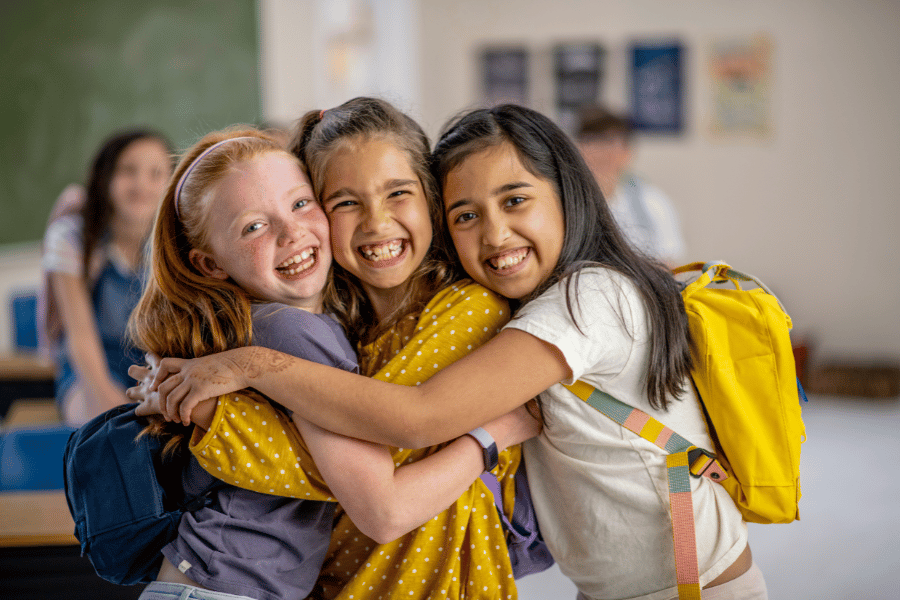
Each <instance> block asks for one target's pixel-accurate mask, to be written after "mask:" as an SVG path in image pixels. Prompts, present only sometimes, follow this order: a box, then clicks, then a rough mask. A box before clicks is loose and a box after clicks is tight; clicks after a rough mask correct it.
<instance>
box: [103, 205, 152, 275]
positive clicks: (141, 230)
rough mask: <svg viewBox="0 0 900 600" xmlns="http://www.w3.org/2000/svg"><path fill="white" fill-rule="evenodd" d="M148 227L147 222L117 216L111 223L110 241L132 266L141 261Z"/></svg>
mask: <svg viewBox="0 0 900 600" xmlns="http://www.w3.org/2000/svg"><path fill="white" fill-rule="evenodd" d="M147 229H148V224H147V223H136V222H134V221H130V220H126V219H121V218H116V217H113V222H112V223H111V224H110V241H111V242H112V244H113V245H114V246H115V247H116V248H117V249H118V250H119V252H121V253H122V255H123V256H124V258H125V259H126V260H128V262H129V263H130V265H131V266H132V267H135V266H136V265H137V264H138V263H139V262H140V258H141V252H142V251H143V246H144V239H145V238H146V235H147Z"/></svg>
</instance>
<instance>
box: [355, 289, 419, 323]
mask: <svg viewBox="0 0 900 600" xmlns="http://www.w3.org/2000/svg"><path fill="white" fill-rule="evenodd" d="M408 288H409V286H408V285H406V284H404V285H400V286H397V287H395V288H389V289H384V288H375V287H371V286H368V285H365V284H363V289H364V290H365V291H366V296H368V298H369V302H371V303H372V308H373V309H375V316H376V317H377V318H378V321H379V323H380V322H382V321H384V320H385V319H387V318H388V317H389V316H390V315H391V313H393V312H394V310H395V309H396V308H397V307H398V306H400V303H401V302H402V301H403V298H405V297H406V294H407V291H408Z"/></svg>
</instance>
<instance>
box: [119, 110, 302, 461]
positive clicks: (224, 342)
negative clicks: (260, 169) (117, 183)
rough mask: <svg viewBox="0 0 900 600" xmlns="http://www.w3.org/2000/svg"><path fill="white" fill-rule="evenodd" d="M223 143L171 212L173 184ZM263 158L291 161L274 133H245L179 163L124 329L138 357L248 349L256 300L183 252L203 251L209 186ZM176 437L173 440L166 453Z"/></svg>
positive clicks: (235, 130) (203, 146)
mask: <svg viewBox="0 0 900 600" xmlns="http://www.w3.org/2000/svg"><path fill="white" fill-rule="evenodd" d="M233 138H241V139H233ZM229 139H233V141H231V142H229V143H226V144H223V145H222V146H219V147H218V148H215V149H214V150H212V151H211V152H210V153H209V154H207V155H206V156H203V157H202V159H200V160H199V161H198V162H197V164H195V165H193V168H192V170H191V172H190V174H189V176H188V177H187V179H186V180H185V182H184V184H183V186H182V188H181V193H180V195H179V199H178V203H177V206H176V197H175V192H176V189H177V186H178V182H179V180H180V179H181V177H182V176H183V175H184V173H185V171H187V169H188V167H190V166H191V164H192V163H194V161H195V160H197V158H198V157H199V156H200V155H201V154H203V153H204V152H205V151H206V150H207V149H209V148H210V147H211V146H213V145H214V144H217V143H219V142H221V141H223V140H229ZM270 152H281V153H283V154H285V155H286V156H290V157H291V159H292V160H295V161H296V160H297V159H296V157H294V156H293V155H291V154H290V153H288V152H287V150H286V149H285V148H284V147H283V146H282V145H281V144H280V143H279V141H278V138H277V137H276V136H275V135H274V134H271V133H268V132H265V131H260V130H257V129H254V128H251V127H246V126H235V127H232V128H229V129H225V130H222V131H217V132H213V133H210V134H208V135H206V136H204V137H203V138H202V139H201V140H200V141H199V142H197V143H196V144H195V145H194V146H193V147H191V148H190V149H189V150H187V151H186V152H185V153H184V155H183V156H182V157H181V160H180V161H179V163H178V166H177V167H176V168H175V172H174V173H173V175H172V178H171V179H170V180H169V184H168V186H167V188H166V193H165V195H164V196H163V199H162V203H161V204H160V206H159V211H158V212H157V215H156V222H155V224H154V227H153V233H152V234H151V251H150V256H151V258H150V276H149V277H148V280H147V283H146V285H145V287H144V291H143V294H142V295H141V299H140V300H139V301H138V304H137V307H136V308H135V309H134V311H133V312H132V314H131V317H130V319H129V322H128V334H129V336H130V337H131V339H132V340H133V341H134V343H135V345H136V346H137V347H138V348H140V349H141V350H143V351H145V352H154V353H156V354H158V355H159V356H172V357H177V358H196V357H200V356H205V355H207V354H213V353H216V352H222V351H224V350H229V349H232V348H237V347H241V346H247V345H249V344H250V342H251V340H252V338H253V322H252V318H251V306H252V303H253V302H254V301H255V300H258V299H256V298H253V297H251V296H250V295H249V294H248V293H247V292H246V291H244V290H243V289H242V288H241V287H240V286H239V285H238V284H237V283H235V282H233V281H232V280H231V279H227V280H224V281H223V280H220V279H215V278H212V277H208V276H206V275H204V274H203V273H201V272H200V271H199V270H197V268H196V267H194V266H193V265H192V264H191V260H190V258H189V252H190V251H191V250H192V249H194V248H196V249H198V250H202V251H209V231H208V229H209V215H210V214H211V212H212V210H213V208H214V205H215V186H216V185H217V184H218V183H219V182H220V181H221V180H222V179H223V178H224V177H225V176H226V175H227V174H228V173H229V172H230V171H231V169H232V168H233V167H234V166H235V165H237V164H238V163H241V162H245V161H248V160H251V159H254V158H256V157H259V156H261V155H263V154H266V153H270ZM297 162H298V166H299V167H300V168H302V165H300V164H299V161H297ZM149 431H150V432H151V433H163V432H165V433H173V432H178V431H179V429H178V428H177V427H166V426H165V422H164V421H162V420H157V421H156V422H155V423H154V424H153V425H151V426H150V428H149ZM183 431H184V430H181V433H183ZM180 437H181V436H180V435H175V436H174V439H173V441H171V442H170V443H169V445H167V447H171V446H172V445H174V443H177V442H178V441H180Z"/></svg>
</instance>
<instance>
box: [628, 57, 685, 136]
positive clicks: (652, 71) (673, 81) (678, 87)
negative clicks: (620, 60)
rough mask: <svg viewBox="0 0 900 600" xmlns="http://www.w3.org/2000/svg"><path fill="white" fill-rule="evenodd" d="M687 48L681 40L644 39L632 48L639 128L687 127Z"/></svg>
mask: <svg viewBox="0 0 900 600" xmlns="http://www.w3.org/2000/svg"><path fill="white" fill-rule="evenodd" d="M683 60H684V49H683V46H682V45H681V44H680V43H679V42H668V43H665V42H664V43H652V42H649V43H647V42H640V43H636V44H634V45H633V46H632V48H631V116H632V119H633V125H634V128H635V130H637V131H645V132H652V133H670V134H671V133H674V134H678V133H681V132H682V130H683V128H684V107H683V105H682V103H683V100H682V98H683V95H684V92H683V85H684V74H683Z"/></svg>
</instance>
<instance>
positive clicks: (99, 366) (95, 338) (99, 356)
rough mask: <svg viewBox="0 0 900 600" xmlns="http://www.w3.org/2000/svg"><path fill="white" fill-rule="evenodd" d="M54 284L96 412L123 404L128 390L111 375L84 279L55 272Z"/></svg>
mask: <svg viewBox="0 0 900 600" xmlns="http://www.w3.org/2000/svg"><path fill="white" fill-rule="evenodd" d="M50 285H51V290H52V293H53V294H54V297H55V299H56V301H57V304H58V306H59V312H60V319H61V321H62V325H63V329H64V331H65V336H66V351H67V353H68V356H69V360H71V362H72V366H73V367H74V369H75V371H76V373H77V374H78V378H79V380H80V381H81V382H82V384H83V388H84V390H85V393H86V394H87V396H88V399H89V401H91V402H92V403H93V404H94V407H93V408H94V412H96V413H98V414H99V413H100V412H103V411H104V410H107V409H109V408H112V407H114V406H116V405H118V404H121V403H122V402H124V401H125V390H123V389H121V388H120V387H119V386H118V385H117V384H116V383H115V382H114V381H113V380H112V377H111V376H110V374H109V366H108V365H107V362H106V355H105V354H104V352H103V346H102V344H101V343H100V335H99V333H98V332H97V328H96V326H95V324H94V323H95V317H94V312H93V307H92V306H91V304H90V299H89V297H88V292H87V289H86V288H85V286H84V282H83V281H82V280H81V279H80V278H78V277H75V276H74V275H67V274H63V273H52V274H51V275H50Z"/></svg>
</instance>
